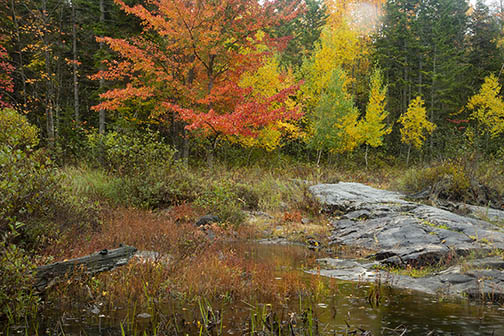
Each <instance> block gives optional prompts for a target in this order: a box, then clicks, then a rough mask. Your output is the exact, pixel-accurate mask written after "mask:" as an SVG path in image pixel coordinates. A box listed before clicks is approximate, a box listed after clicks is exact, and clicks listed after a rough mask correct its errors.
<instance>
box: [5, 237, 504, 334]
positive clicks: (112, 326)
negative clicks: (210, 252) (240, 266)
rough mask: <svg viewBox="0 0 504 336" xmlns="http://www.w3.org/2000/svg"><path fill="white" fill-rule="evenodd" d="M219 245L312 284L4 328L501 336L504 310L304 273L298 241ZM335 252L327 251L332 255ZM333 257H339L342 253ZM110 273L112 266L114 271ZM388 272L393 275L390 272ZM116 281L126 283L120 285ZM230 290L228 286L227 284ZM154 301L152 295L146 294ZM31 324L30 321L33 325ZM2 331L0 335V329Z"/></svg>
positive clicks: (306, 254) (54, 311)
mask: <svg viewBox="0 0 504 336" xmlns="http://www.w3.org/2000/svg"><path fill="white" fill-rule="evenodd" d="M226 248H229V249H232V250H233V251H234V252H233V253H236V254H240V255H242V256H245V257H246V258H248V259H250V260H253V261H254V262H258V263H264V264H268V265H270V266H272V268H271V269H273V270H274V271H273V272H272V273H271V274H269V276H270V277H271V278H272V279H274V280H275V281H277V282H278V284H279V288H281V287H282V283H283V282H289V281H290V282H292V281H300V283H311V285H312V286H314V287H315V288H316V290H315V291H314V292H310V294H307V293H305V292H303V290H302V288H303V286H302V285H301V284H300V286H299V287H300V290H299V293H298V295H297V296H295V297H291V298H286V299H285V300H282V302H279V301H278V300H276V299H274V296H271V297H264V296H263V297H257V298H256V299H255V301H254V302H248V301H247V300H240V301H238V302H237V301H233V300H232V299H231V298H230V299H229V300H226V298H221V300H219V302H210V301H208V300H206V299H205V298H201V299H200V300H198V301H197V302H194V301H193V302H190V301H186V300H184V299H183V298H180V297H179V298H177V297H173V298H172V299H171V300H169V301H168V302H156V303H155V304H153V305H152V306H151V308H152V309H147V310H141V309H140V308H138V307H136V305H135V304H134V303H131V304H130V305H129V306H127V307H126V306H124V307H120V306H116V307H112V308H107V307H106V306H105V305H103V306H100V305H99V304H98V305H95V306H89V305H88V304H84V303H82V304H81V303H79V302H72V305H71V306H70V307H69V306H60V305H58V304H57V302H53V304H52V307H51V308H50V309H47V310H45V311H44V316H42V317H41V320H40V321H38V322H37V324H36V325H37V328H36V329H32V328H31V327H30V329H26V328H25V327H21V326H19V327H10V328H9V329H6V330H4V332H3V334H5V335H6V334H26V335H31V334H35V333H38V334H50V335H144V332H145V335H151V334H159V335H244V334H247V335H271V334H277V335H278V334H285V335H349V334H357V335H502V334H504V308H502V307H500V306H498V305H490V304H477V303H471V302H469V301H467V300H464V299H453V298H448V297H439V296H434V295H427V294H424V293H420V292H415V291H407V290H400V289H393V288H390V287H388V286H386V285H380V284H378V283H376V282H374V283H366V282H348V281H341V280H337V279H330V278H326V277H322V276H320V275H317V274H316V273H317V272H314V273H315V274H309V273H307V272H306V271H307V270H310V269H314V268H315V269H316V267H317V266H316V265H317V263H316V259H318V258H321V257H326V255H325V254H324V253H323V252H320V251H311V250H309V249H308V248H307V247H306V246H302V245H288V244H286V245H278V244H264V243H258V242H253V243H235V244H232V245H230V246H227V247H226ZM333 257H334V255H333ZM338 258H345V255H344V254H341V255H339V256H338ZM113 272H114V271H113ZM391 276H392V275H391ZM123 286H128V284H127V283H124V284H123ZM230 290H232V289H230ZM153 300H155V298H153ZM32 326H33V324H32ZM0 334H2V333H0Z"/></svg>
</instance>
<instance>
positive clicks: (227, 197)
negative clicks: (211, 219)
mask: <svg viewBox="0 0 504 336" xmlns="http://www.w3.org/2000/svg"><path fill="white" fill-rule="evenodd" d="M233 187H234V186H233V185H232V184H231V183H230V182H227V181H225V182H221V183H213V184H211V185H210V186H209V187H208V188H207V189H206V190H205V191H204V192H203V193H202V194H201V195H200V196H199V197H198V198H197V199H196V201H195V203H196V205H198V206H200V207H202V208H204V209H205V210H206V211H207V212H209V213H211V214H212V215H215V216H218V217H219V218H220V220H221V221H223V222H227V223H229V224H232V225H235V226H237V225H240V224H242V223H243V221H244V220H245V214H244V213H243V211H242V204H241V202H240V201H239V199H238V196H237V194H236V192H235V190H234V188H233Z"/></svg>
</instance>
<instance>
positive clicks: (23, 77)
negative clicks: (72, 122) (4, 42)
mask: <svg viewBox="0 0 504 336" xmlns="http://www.w3.org/2000/svg"><path fill="white" fill-rule="evenodd" d="M10 4H11V17H12V24H13V25H14V30H15V34H16V44H17V51H16V53H17V54H18V58H19V64H18V66H17V67H16V69H17V70H18V71H19V74H20V75H21V83H22V84H21V85H22V86H23V109H26V107H27V98H26V94H27V93H26V74H25V72H24V60H23V52H22V49H23V46H22V44H21V37H20V36H21V35H20V31H19V24H18V21H17V15H16V7H15V3H14V0H11V2H10Z"/></svg>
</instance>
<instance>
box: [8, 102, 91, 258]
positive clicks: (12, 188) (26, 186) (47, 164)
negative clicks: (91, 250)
mask: <svg viewBox="0 0 504 336" xmlns="http://www.w3.org/2000/svg"><path fill="white" fill-rule="evenodd" d="M4 111H5V110H4ZM8 111H9V112H8V113H9V116H10V119H9V120H15V121H16V122H15V123H9V125H14V126H13V127H20V128H21V129H23V130H25V132H26V133H24V134H21V133H19V132H17V131H16V130H14V129H12V128H9V127H10V126H9V127H7V132H6V133H7V134H8V136H5V134H4V136H3V137H2V142H0V234H4V233H6V232H9V228H10V227H12V226H13V225H16V224H17V223H24V224H26V225H23V226H22V229H21V230H20V232H19V233H20V234H19V235H17V236H16V242H17V243H22V244H24V247H26V248H36V247H41V246H43V245H44V244H45V243H46V242H47V239H49V238H51V237H57V236H58V231H59V230H60V229H62V228H65V227H68V228H69V227H72V228H75V226H77V225H87V224H89V223H91V224H96V223H97V210H96V208H95V207H94V206H93V205H92V204H91V203H89V202H88V201H87V200H86V199H79V198H76V197H75V196H73V195H72V194H71V193H70V192H69V191H68V190H66V189H65V188H64V187H63V185H62V183H61V181H62V175H61V174H60V173H59V172H58V170H57V169H56V168H55V167H54V165H53V164H52V162H51V161H50V159H49V158H48V157H47V156H45V155H44V154H43V153H42V152H40V151H38V152H31V151H28V150H25V151H23V150H22V149H21V147H24V148H25V149H29V148H30V147H31V146H34V145H35V144H36V143H37V140H36V138H34V136H35V135H36V134H37V133H38V132H37V131H36V128H34V127H33V126H31V125H30V124H28V122H27V121H26V119H25V118H24V117H22V116H19V117H15V115H14V114H13V113H15V112H10V111H11V110H8ZM3 117H4V118H3V120H4V121H5V120H7V119H6V117H5V115H3Z"/></svg>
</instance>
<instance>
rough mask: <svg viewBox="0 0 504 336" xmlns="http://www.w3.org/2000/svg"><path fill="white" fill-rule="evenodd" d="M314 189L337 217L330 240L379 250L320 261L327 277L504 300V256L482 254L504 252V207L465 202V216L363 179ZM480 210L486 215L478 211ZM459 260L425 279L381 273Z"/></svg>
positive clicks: (333, 221)
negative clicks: (356, 257)
mask: <svg viewBox="0 0 504 336" xmlns="http://www.w3.org/2000/svg"><path fill="white" fill-rule="evenodd" d="M310 191H311V192H312V194H313V195H314V196H315V197H316V198H317V199H318V200H319V201H320V202H321V204H322V205H323V207H324V210H325V211H326V212H328V213H329V214H331V215H333V216H334V217H333V220H332V225H333V230H332V235H331V237H330V244H336V245H347V246H352V247H355V248H362V249H365V250H372V251H375V252H374V253H373V254H370V255H368V260H367V261H349V260H345V261H342V260H338V259H334V260H332V261H330V260H327V259H324V260H321V261H320V263H321V268H322V270H321V271H320V274H321V275H325V276H330V277H335V278H340V279H343V280H352V281H359V280H362V281H375V280H376V279H377V277H379V279H380V281H382V282H383V281H385V282H387V283H389V284H391V285H393V286H395V287H400V288H409V289H414V290H420V291H423V292H426V293H430V294H439V293H442V294H448V295H460V296H467V297H470V298H481V299H484V300H493V301H502V300H504V271H503V268H504V260H503V258H502V257H485V258H483V257H481V256H488V255H489V254H490V253H495V252H498V251H501V250H504V229H503V226H502V224H504V211H501V210H496V209H485V208H483V207H475V206H466V205H464V206H465V207H466V208H467V209H469V211H468V214H467V215H466V216H464V215H460V214H457V213H454V212H450V211H447V210H444V209H440V208H436V207H433V206H429V205H425V204H421V203H417V202H412V201H408V200H406V197H405V196H404V195H402V194H400V193H398V192H392V191H386V190H379V189H375V188H372V187H369V186H366V185H363V184H359V183H344V182H340V183H337V184H320V185H315V186H312V187H310ZM482 212H483V213H485V212H486V214H487V217H486V219H487V220H482V219H481V218H485V216H481V215H478V216H477V215H475V214H476V213H480V214H481V213H482ZM476 217H478V218H476ZM476 256H480V258H477V257H476ZM463 257H465V258H463ZM370 260H373V261H370ZM460 260H464V264H463V265H455V266H452V267H450V268H448V269H445V270H444V271H442V272H439V273H435V274H431V275H429V276H426V277H422V278H413V277H410V276H406V275H399V274H396V273H390V272H387V271H384V270H380V269H383V268H384V266H392V267H394V268H399V269H400V268H406V267H413V268H420V267H426V266H435V267H440V266H445V265H452V264H454V263H455V261H460ZM462 266H463V267H462ZM445 268H446V267H445ZM440 269H441V267H440Z"/></svg>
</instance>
